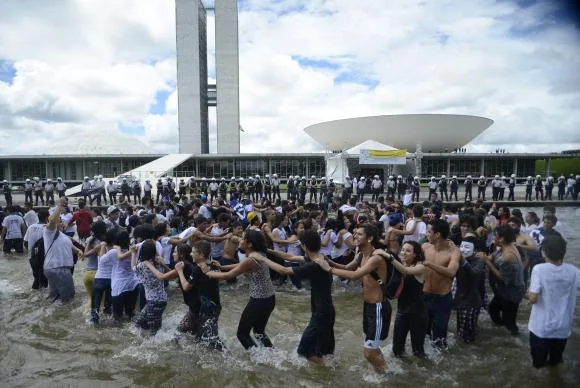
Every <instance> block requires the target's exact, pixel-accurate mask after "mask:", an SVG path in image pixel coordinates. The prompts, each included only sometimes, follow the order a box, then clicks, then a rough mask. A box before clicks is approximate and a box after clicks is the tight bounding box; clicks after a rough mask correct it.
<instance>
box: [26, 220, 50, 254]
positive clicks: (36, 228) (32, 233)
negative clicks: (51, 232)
mask: <svg viewBox="0 0 580 388" xmlns="http://www.w3.org/2000/svg"><path fill="white" fill-rule="evenodd" d="M45 226H46V225H45V224H32V225H30V227H29V228H28V229H26V233H25V234H24V241H26V242H27V243H28V250H31V249H32V247H33V246H34V244H36V242H37V241H38V240H40V239H41V238H42V233H43V232H44V227H45Z"/></svg>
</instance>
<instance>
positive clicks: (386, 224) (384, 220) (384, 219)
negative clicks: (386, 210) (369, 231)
mask: <svg viewBox="0 0 580 388" xmlns="http://www.w3.org/2000/svg"><path fill="white" fill-rule="evenodd" d="M379 222H382V223H383V229H384V230H387V228H388V227H389V215H388V214H383V215H382V216H381V218H379Z"/></svg>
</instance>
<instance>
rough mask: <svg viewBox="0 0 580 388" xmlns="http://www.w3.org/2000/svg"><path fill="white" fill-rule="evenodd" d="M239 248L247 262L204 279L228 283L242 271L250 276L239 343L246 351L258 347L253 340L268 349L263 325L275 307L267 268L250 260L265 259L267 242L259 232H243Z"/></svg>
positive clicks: (211, 274)
mask: <svg viewBox="0 0 580 388" xmlns="http://www.w3.org/2000/svg"><path fill="white" fill-rule="evenodd" d="M240 249H243V250H244V252H245V254H246V257H247V259H246V260H244V261H242V262H241V263H239V264H232V265H227V266H222V267H221V268H222V270H224V271H227V272H208V273H207V276H208V277H210V278H212V279H223V280H228V279H233V278H235V277H237V276H238V275H241V274H243V273H245V272H248V273H249V274H250V300H249V301H248V304H247V305H246V307H245V308H244V311H243V312H242V316H241V317H240V323H239V324H238V330H237V336H238V340H239V341H240V343H241V344H242V346H243V347H244V348H245V349H249V348H251V347H254V346H257V343H256V341H259V342H260V343H261V344H262V345H263V346H265V347H269V348H270V347H272V346H273V345H272V342H271V341H270V338H268V336H267V335H266V325H267V324H268V319H270V314H271V313H272V311H273V310H274V306H275V305H276V296H275V291H274V286H273V285H272V280H271V279H270V269H269V268H268V266H267V265H266V264H264V263H262V262H261V261H259V260H256V259H254V258H251V257H250V255H252V256H254V257H255V256H263V257H264V256H266V251H267V248H266V239H265V238H264V235H263V234H262V232H260V231H257V230H251V229H249V230H246V233H244V238H243V239H242V241H241V242H240ZM251 331H253V332H254V338H252V336H250V332H251Z"/></svg>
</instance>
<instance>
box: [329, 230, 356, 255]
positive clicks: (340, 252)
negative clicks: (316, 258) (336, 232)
mask: <svg viewBox="0 0 580 388" xmlns="http://www.w3.org/2000/svg"><path fill="white" fill-rule="evenodd" d="M351 236H352V233H350V232H346V233H345V234H343V235H342V245H341V246H340V247H338V248H337V247H336V246H335V247H334V248H333V249H332V254H331V256H330V257H332V258H333V259H335V258H337V257H340V256H342V255H344V253H345V252H346V251H347V249H349V246H348V245H347V244H346V240H348V238H349V237H351Z"/></svg>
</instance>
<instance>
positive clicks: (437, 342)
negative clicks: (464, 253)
mask: <svg viewBox="0 0 580 388" xmlns="http://www.w3.org/2000/svg"><path fill="white" fill-rule="evenodd" d="M449 229H450V228H449V224H448V223H447V221H444V220H441V219H437V220H434V221H431V222H430V223H429V226H428V227H427V240H428V243H425V244H423V246H422V248H423V253H424V254H425V262H424V263H423V265H424V266H425V267H426V268H427V271H426V272H425V283H424V284H423V293H424V294H425V303H426V304H427V314H428V317H429V319H428V326H427V333H429V334H430V336H431V342H432V343H433V346H435V347H437V348H439V349H447V327H448V324H449V315H450V314H451V306H452V302H453V300H452V297H451V284H452V283H453V278H454V277H455V274H456V273H457V270H458V269H459V262H460V261H461V253H460V252H459V249H458V248H457V247H456V246H455V245H454V244H453V242H451V241H450V240H448V239H447V238H448V237H449Z"/></svg>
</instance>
